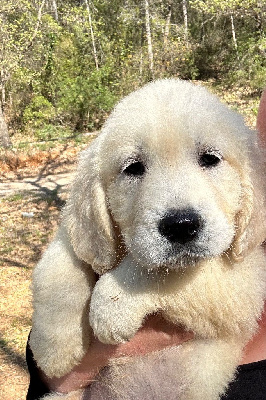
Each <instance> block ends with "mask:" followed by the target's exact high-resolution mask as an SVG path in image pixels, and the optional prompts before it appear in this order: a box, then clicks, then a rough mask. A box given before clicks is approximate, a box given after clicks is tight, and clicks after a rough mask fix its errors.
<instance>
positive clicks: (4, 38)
mask: <svg viewBox="0 0 266 400" xmlns="http://www.w3.org/2000/svg"><path fill="white" fill-rule="evenodd" d="M55 3H56V4H57V10H56V11H57V12H55V10H54V8H53V4H54V2H50V1H43V0H39V1H31V0H21V1H20V2H18V1H16V0H2V2H1V4H0V23H1V32H0V40H1V48H0V86H1V88H2V92H1V93H2V99H1V100H2V106H3V107H4V111H5V114H6V118H7V120H8V122H9V126H10V128H13V131H14V132H15V131H16V130H20V131H21V130H23V132H24V133H25V135H27V134H31V135H32V134H34V135H35V137H36V138H37V139H38V140H43V139H44V140H48V139H54V138H56V137H59V136H64V135H68V134H71V132H73V131H87V130H94V129H99V128H100V127H101V125H102V123H103V122H104V120H105V118H106V116H107V115H108V113H109V112H110V110H111V109H112V107H113V106H114V104H115V102H116V101H117V100H118V99H119V98H120V97H121V96H124V95H125V94H127V93H128V92H130V91H132V90H134V89H135V88H137V87H139V86H140V85H143V84H144V83H146V82H147V81H149V80H150V78H151V76H153V77H154V78H162V77H172V76H174V77H179V78H182V79H209V78H215V79H220V80H221V79H222V80H224V81H225V80H226V81H227V82H228V83H230V84H235V82H237V83H238V84H241V85H246V84H247V83H248V85H249V86H250V87H251V88H253V89H254V90H257V89H258V88H259V89H260V88H262V87H263V86H265V82H266V52H265V48H266V35H265V16H266V15H265V7H264V6H263V4H262V3H260V2H257V1H255V0H244V1H240V0H222V1H218V0H207V1H203V0H190V1H187V2H186V4H187V18H188V20H187V22H188V24H187V25H186V23H185V16H184V14H183V6H184V2H182V1H181V0H179V1H177V2H173V1H169V2H162V1H159V0H155V1H153V2H152V1H151V0H150V1H149V13H150V21H149V24H150V31H151V42H152V51H153V62H154V67H153V71H151V70H150V68H151V66H150V63H149V58H148V50H147V47H148V37H147V31H146V25H145V24H146V20H145V7H144V1H142V0H141V1H136V0H114V1H112V2H107V1H105V0H88V6H89V7H87V6H86V3H85V1H83V0H81V1H75V0H56V1H55ZM56 15H58V18H55V17H56Z"/></svg>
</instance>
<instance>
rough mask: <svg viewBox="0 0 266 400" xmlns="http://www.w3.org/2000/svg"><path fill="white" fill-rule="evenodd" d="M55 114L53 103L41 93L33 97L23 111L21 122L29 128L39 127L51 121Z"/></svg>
mask: <svg viewBox="0 0 266 400" xmlns="http://www.w3.org/2000/svg"><path fill="white" fill-rule="evenodd" d="M54 115H55V109H54V107H53V105H52V104H51V103H50V102H49V101H48V100H47V99H46V98H45V97H44V96H42V95H36V96H34V97H33V99H32V100H31V102H30V103H29V105H28V106H27V107H25V110H24V113H23V122H24V124H25V125H27V126H28V127H30V128H32V129H33V128H40V127H41V126H43V125H44V124H47V123H49V122H51V121H52V119H53V117H54Z"/></svg>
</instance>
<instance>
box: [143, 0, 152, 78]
mask: <svg viewBox="0 0 266 400" xmlns="http://www.w3.org/2000/svg"><path fill="white" fill-rule="evenodd" d="M144 7H145V27H146V38H147V43H148V57H149V71H150V77H151V78H152V79H154V65H153V48H152V38H151V26H150V11H149V0H144Z"/></svg>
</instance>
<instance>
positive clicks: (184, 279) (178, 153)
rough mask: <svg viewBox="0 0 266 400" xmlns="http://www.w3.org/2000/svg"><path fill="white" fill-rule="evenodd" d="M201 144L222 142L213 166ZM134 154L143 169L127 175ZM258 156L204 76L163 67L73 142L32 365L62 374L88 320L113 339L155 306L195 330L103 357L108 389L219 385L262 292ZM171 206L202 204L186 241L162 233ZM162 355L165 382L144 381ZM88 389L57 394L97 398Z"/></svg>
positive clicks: (45, 262)
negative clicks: (166, 343)
mask: <svg viewBox="0 0 266 400" xmlns="http://www.w3.org/2000/svg"><path fill="white" fill-rule="evenodd" d="M206 151H207V152H214V153H215V154H218V155H219V156H221V161H220V163H219V164H218V165H217V166H214V167H211V168H205V167H203V166H201V165H200V163H199V157H200V155H201V154H202V153H204V152H206ZM134 160H135V161H141V162H143V163H144V165H145V172H144V174H143V176H139V177H134V178H132V177H131V178H130V177H128V176H127V175H126V174H125V169H126V168H127V166H128V165H129V164H130V163H132V161H134ZM262 165H263V164H262V155H261V154H260V151H259V149H258V146H257V143H256V134H255V132H251V131H250V130H249V129H248V128H247V127H245V125H244V123H243V121H242V118H241V117H240V116H238V115H237V114H236V113H234V112H233V111H230V110H229V109H228V108H227V107H226V106H225V105H223V104H221V103H220V101H219V100H218V99H217V98H216V97H215V96H213V95H211V94H210V93H208V92H207V91H206V90H205V89H204V88H202V87H199V86H195V85H193V84H191V83H188V82H182V81H178V80H173V79H172V80H162V81H157V82H155V83H151V84H149V85H146V86H145V87H144V88H142V89H140V90H138V91H136V92H134V93H132V94H131V95H129V96H127V97H126V98H125V99H124V100H122V101H121V102H120V103H119V104H118V105H117V107H116V108H115V109H114V111H113V113H112V114H111V116H110V117H109V119H108V120H107V122H106V124H105V126H104V127H103V129H102V132H101V134H100V135H99V137H98V138H97V139H96V140H95V141H94V143H93V144H92V145H91V146H90V147H89V148H88V149H87V150H86V151H85V152H84V153H83V154H82V157H81V159H80V163H79V167H78V171H77V175H76V178H75V180H74V183H73V186H72V190H71V193H70V198H69V200H68V203H67V205H66V207H65V210H64V212H63V218H62V224H61V227H60V228H59V231H58V233H57V236H56V237H55V239H54V241H53V242H52V243H51V245H50V246H49V247H48V249H47V251H46V253H45V254H44V256H43V258H42V260H41V261H40V263H39V264H38V266H37V267H36V269H35V272H34V280H33V294H34V315H33V329H32V334H31V339H30V345H31V348H32V350H33V353H34V357H35V359H36V360H37V363H38V365H39V367H40V368H41V369H42V370H43V371H44V372H45V373H46V374H47V375H49V376H62V375H63V374H65V373H67V372H68V371H70V370H71V368H73V366H74V365H76V364H77V363H78V362H79V361H80V360H81V358H82V356H83V355H84V353H85V352H86V349H87V348H88V346H89V340H90V335H91V332H90V331H91V328H92V329H93V331H94V334H95V335H96V336H98V338H99V339H100V340H101V341H103V342H106V343H118V342H123V341H125V340H128V339H130V338H131V337H132V336H134V334H135V333H136V331H137V330H138V329H139V328H140V327H141V325H142V323H143V321H144V319H145V317H146V316H147V315H148V314H151V313H154V312H160V313H162V314H163V315H164V316H165V318H166V319H169V320H171V321H173V322H174V323H176V324H181V325H183V326H184V327H186V328H187V329H189V330H192V331H193V332H194V333H195V339H194V340H193V341H191V342H189V343H187V344H184V345H182V346H179V347H178V348H175V349H172V350H169V351H168V350H166V351H162V352H160V353H158V354H156V355H154V354H153V355H149V356H146V357H143V358H140V359H138V358H137V359H134V360H126V362H125V360H120V361H119V363H115V364H114V365H111V366H110V371H111V372H110V373H108V374H107V378H103V379H102V382H108V383H107V384H106V385H107V386H105V387H108V393H109V394H108V396H109V397H108V398H110V399H150V400H151V399H161V398H168V399H173V400H174V399H178V400H179V399H180V400H202V399H206V400H215V399H218V398H219V396H220V394H221V393H223V392H224V391H225V389H226V386H227V385H228V383H229V381H230V380H232V379H233V377H234V372H235V368H236V366H237V365H238V363H239V360H240V358H241V352H242V349H243V347H244V345H245V343H246V342H247V341H248V339H249V338H250V337H252V335H253V334H254V333H255V331H256V329H257V322H256V321H257V319H258V318H259V316H260V314H261V311H262V308H263V302H264V299H265V289H266V265H265V259H264V255H263V252H262V249H261V248H260V244H261V243H262V241H263V240H264V238H265V216H264V199H263V179H262V176H263V167H262ZM173 209H174V210H181V209H193V210H195V211H196V212H197V213H198V214H199V215H200V217H201V220H202V221H203V227H202V229H201V231H200V234H199V235H198V237H197V238H196V239H195V243H193V246H191V247H189V246H186V245H185V246H178V245H174V246H173V245H172V244H171V243H169V242H168V241H167V239H165V238H164V237H163V236H162V235H161V234H160V233H159V230H158V224H159V221H160V220H161V218H163V216H164V215H165V214H166V213H167V211H169V210H173ZM95 272H96V273H97V274H99V275H100V279H99V280H98V281H97V283H96V285H95V281H96V279H95V277H96V276H95ZM124 364H125V365H124ZM121 365H122V366H121ZM149 366H151V368H150V367H149ZM160 366H163V367H162V368H164V369H163V370H164V374H166V371H167V370H169V369H171V372H169V374H168V375H167V376H168V378H169V382H170V383H169V385H167V384H166V386H167V387H168V389H166V387H164V384H162V385H158V384H156V383H155V381H156V379H153V380H151V381H149V376H153V377H154V376H156V373H155V374H154V371H156V370H157V372H158V371H160V368H161V367H160ZM165 366H167V369H165ZM149 370H151V371H152V373H150V374H149ZM145 371H146V372H145ZM121 374H123V376H124V377H125V379H124V381H122V380H121ZM140 375H141V378H140ZM146 376H147V381H149V382H150V385H151V387H152V390H151V391H150V394H147V391H146V390H144V389H143V390H142V389H141V388H142V387H144V386H145V384H144V386H143V385H142V382H143V380H144V383H145V379H146V378H145V377H146ZM161 376H162V373H159V374H158V379H157V381H158V382H161V381H162V379H161V380H160V377H161ZM168 378H167V379H168ZM167 379H165V380H164V379H163V382H166V383H167ZM174 383H175V389H174V390H173V385H174ZM104 385H105V383H104ZM169 387H170V389H169ZM138 388H139V389H138ZM97 390H98V389H97V384H96V385H92V388H90V389H88V390H87V393H86V392H85V393H82V392H77V393H76V394H75V393H72V394H71V395H69V396H70V397H64V396H63V398H66V399H72V398H73V399H80V398H84V399H94V398H98V399H100V398H101V397H100V396H101V395H100V391H101V388H100V389H99V392H98V393H97ZM138 390H139V392H138ZM141 390H142V392H141ZM166 390H169V393H168V395H167V396H166V397H164V396H165V394H163V392H164V393H165V392H166ZM95 393H96V395H95ZM144 393H145V396H144ZM53 396H54V397H53ZM56 396H57V395H52V397H51V396H49V398H53V399H57V397H56ZM71 396H72V397H71ZM75 396H76V397H75ZM93 396H94V397H93ZM106 396H107V395H106ZM106 396H105V397H103V398H106V399H107V397H106ZM61 398H62V396H60V399H61Z"/></svg>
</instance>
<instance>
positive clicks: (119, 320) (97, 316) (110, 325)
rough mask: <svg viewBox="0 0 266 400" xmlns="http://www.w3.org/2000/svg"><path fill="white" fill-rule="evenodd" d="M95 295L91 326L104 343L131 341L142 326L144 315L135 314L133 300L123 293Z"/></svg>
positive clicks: (96, 292) (96, 293)
mask: <svg viewBox="0 0 266 400" xmlns="http://www.w3.org/2000/svg"><path fill="white" fill-rule="evenodd" d="M100 292H101V290H100V291H99V290H97V291H95V292H94V293H93V296H92V299H91V308H90V325H91V327H92V329H93V332H94V335H95V336H96V337H97V338H98V339H99V340H100V341H101V342H103V343H110V344H116V343H123V342H126V341H128V340H129V339H131V338H132V337H133V336H134V335H135V333H136V332H137V330H138V329H139V328H140V326H141V324H142V319H143V316H142V315H138V314H139V313H137V312H135V310H134V308H135V307H134V306H133V304H132V300H131V299H130V298H129V297H125V295H124V294H122V293H121V292H117V294H114V295H110V294H109V295H107V294H106V293H104V294H103V293H100Z"/></svg>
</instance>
